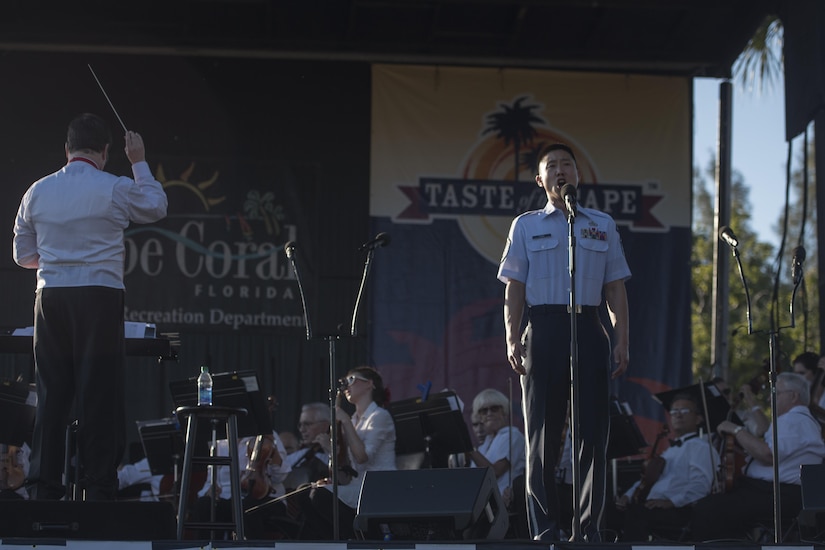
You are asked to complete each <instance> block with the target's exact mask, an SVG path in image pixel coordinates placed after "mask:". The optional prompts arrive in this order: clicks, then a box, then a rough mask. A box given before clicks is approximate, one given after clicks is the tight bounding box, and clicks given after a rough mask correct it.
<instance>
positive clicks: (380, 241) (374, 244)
mask: <svg viewBox="0 0 825 550" xmlns="http://www.w3.org/2000/svg"><path fill="white" fill-rule="evenodd" d="M388 244H390V236H389V234H387V233H384V232H383V231H382V232H381V233H379V234H378V235H376V236H375V238H374V239H372V240H371V241H367V242H365V243H364V244H362V245H361V246H359V247H358V251H359V252H360V251H361V250H375V249H376V248H381V247H382V246H387V245H388Z"/></svg>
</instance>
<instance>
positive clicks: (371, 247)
mask: <svg viewBox="0 0 825 550" xmlns="http://www.w3.org/2000/svg"><path fill="white" fill-rule="evenodd" d="M389 241H390V239H389V235H387V234H386V233H379V234H378V235H376V237H375V239H373V240H372V241H370V242H368V243H366V244H364V246H363V247H362V249H364V248H366V250H367V259H366V262H365V263H364V273H363V275H362V277H361V285H360V287H359V289H358V296H357V298H356V300H355V307H354V309H353V312H352V325H351V327H350V333H351V335H352V336H353V337H355V336H357V329H356V321H357V315H358V309H359V306H360V303H361V297H362V295H363V293H364V288H365V287H366V283H367V277H368V276H369V270H370V264H371V263H372V257H373V255H374V254H375V249H376V248H377V247H380V246H385V245H387V244H389ZM284 250H285V252H286V255H287V258H289V260H290V261H291V262H292V270H293V271H294V272H295V279H296V280H297V281H298V291H299V293H300V294H301V304H302V306H303V308H304V320H305V322H306V326H307V340H311V339H312V329H311V327H310V323H309V313H308V311H307V306H306V299H305V297H304V290H303V285H302V284H301V277H300V273H299V271H298V265H297V263H296V262H295V258H294V256H295V253H294V251H295V243H293V242H289V243H287V244H286V245H284ZM324 339H325V340H326V341H327V344H328V349H329V413H330V430H329V431H330V434H329V437H330V453H329V470H330V478H331V481H332V537H333V539H334V540H338V539H340V537H341V528H340V518H339V517H338V510H339V502H338V467H339V465H338V419H337V414H336V412H335V408H336V407H335V405H336V397H337V394H338V392H337V387H338V384H337V383H336V382H337V376H336V374H335V373H336V370H337V369H336V365H335V358H336V355H337V353H336V342H337V341H338V340H339V339H340V336H339V335H337V334H331V335H327V336H324Z"/></svg>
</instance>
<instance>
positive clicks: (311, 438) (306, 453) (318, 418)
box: [284, 401, 330, 491]
mask: <svg viewBox="0 0 825 550" xmlns="http://www.w3.org/2000/svg"><path fill="white" fill-rule="evenodd" d="M329 426H330V412H329V405H328V404H326V403H321V402H320V401H319V402H315V403H307V404H305V405H304V406H303V407H301V416H300V418H299V419H298V431H299V432H300V433H301V445H300V448H299V449H298V450H297V451H295V452H294V453H290V454H289V455H287V457H286V460H285V462H286V463H287V464H289V466H290V467H291V468H292V472H290V474H289V476H288V477H287V479H286V481H284V485H286V488H287V491H291V490H294V489H296V488H298V486H300V485H302V484H304V483H309V482H312V481H318V480H319V479H322V478H325V477H327V476H328V475H329V466H328V465H329V449H330V439H329Z"/></svg>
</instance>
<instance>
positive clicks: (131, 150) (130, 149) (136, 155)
mask: <svg viewBox="0 0 825 550" xmlns="http://www.w3.org/2000/svg"><path fill="white" fill-rule="evenodd" d="M124 140H125V141H126V147H125V148H124V149H123V150H124V151H125V152H126V158H128V159H129V162H131V163H132V164H135V163H136V162H142V161H145V160H146V149H145V148H144V146H143V138H142V137H140V134H138V133H137V132H133V131H131V130H129V131H128V132H126V135H125V136H124Z"/></svg>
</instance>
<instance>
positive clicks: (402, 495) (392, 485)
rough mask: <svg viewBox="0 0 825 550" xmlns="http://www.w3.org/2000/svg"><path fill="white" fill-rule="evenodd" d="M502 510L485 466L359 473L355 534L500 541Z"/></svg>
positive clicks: (504, 516) (504, 521)
mask: <svg viewBox="0 0 825 550" xmlns="http://www.w3.org/2000/svg"><path fill="white" fill-rule="evenodd" d="M508 524H509V522H508V516H507V510H506V508H505V507H504V503H503V502H502V500H501V493H500V492H499V490H498V485H497V484H496V478H495V475H494V474H493V471H492V470H491V469H489V468H458V469H446V468H438V469H430V470H397V471H371V472H366V473H365V474H364V484H363V486H362V487H361V497H360V499H359V501H358V513H357V515H356V516H355V522H354V527H355V531H356V533H357V534H358V535H359V536H360V537H361V538H363V539H370V540H391V539H392V540H468V539H501V538H504V535H505V534H506V532H507V527H508Z"/></svg>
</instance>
